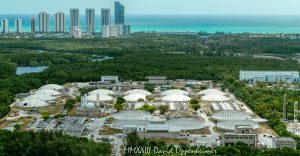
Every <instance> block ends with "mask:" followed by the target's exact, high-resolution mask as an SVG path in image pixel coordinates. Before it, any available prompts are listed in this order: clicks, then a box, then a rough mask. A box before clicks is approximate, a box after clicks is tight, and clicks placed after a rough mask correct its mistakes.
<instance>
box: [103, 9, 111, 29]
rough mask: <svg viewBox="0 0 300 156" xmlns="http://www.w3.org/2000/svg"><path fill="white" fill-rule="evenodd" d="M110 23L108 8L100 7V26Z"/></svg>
mask: <svg viewBox="0 0 300 156" xmlns="http://www.w3.org/2000/svg"><path fill="white" fill-rule="evenodd" d="M107 25H110V9H101V26H107Z"/></svg>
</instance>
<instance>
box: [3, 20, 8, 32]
mask: <svg viewBox="0 0 300 156" xmlns="http://www.w3.org/2000/svg"><path fill="white" fill-rule="evenodd" d="M1 23H2V33H8V32H9V30H8V19H7V18H3V19H2V20H1Z"/></svg>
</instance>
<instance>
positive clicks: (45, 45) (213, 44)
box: [0, 33, 300, 56]
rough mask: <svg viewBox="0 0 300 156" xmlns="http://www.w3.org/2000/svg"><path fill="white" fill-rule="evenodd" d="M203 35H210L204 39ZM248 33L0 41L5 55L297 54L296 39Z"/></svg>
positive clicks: (154, 34) (143, 34)
mask: <svg viewBox="0 0 300 156" xmlns="http://www.w3.org/2000/svg"><path fill="white" fill-rule="evenodd" d="M207 36H210V37H209V38H207ZM249 36H250V34H236V35H232V34H200V33H199V34H198V35H161V34H156V33H153V34H146V33H137V34H134V35H133V36H132V37H131V38H128V39H125V40H124V39H110V40H103V39H68V40H65V39H0V47H1V49H3V50H5V51H6V52H11V51H18V50H20V49H22V50H23V51H26V50H37V51H49V52H66V53H84V54H104V55H110V56H121V55H124V53H141V52H142V53H145V52H187V53H199V52H204V53H205V54H208V55H210V54H212V53H216V54H217V55H224V54H225V53H226V52H229V53H233V54H234V53H242V54H247V55H249V56H251V55H253V54H264V53H268V54H279V55H290V54H295V53H299V51H300V40H299V39H288V38H275V37H262V38H260V37H249ZM0 53H1V52H0Z"/></svg>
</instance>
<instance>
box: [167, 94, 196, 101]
mask: <svg viewBox="0 0 300 156" xmlns="http://www.w3.org/2000/svg"><path fill="white" fill-rule="evenodd" d="M162 100H163V101H170V102H184V101H190V100H191V98H190V97H188V96H186V95H182V94H172V95H167V96H164V97H162Z"/></svg>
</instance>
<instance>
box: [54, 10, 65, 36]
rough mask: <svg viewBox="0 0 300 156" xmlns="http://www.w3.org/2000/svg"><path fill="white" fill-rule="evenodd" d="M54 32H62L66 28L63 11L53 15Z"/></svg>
mask: <svg viewBox="0 0 300 156" xmlns="http://www.w3.org/2000/svg"><path fill="white" fill-rule="evenodd" d="M54 18H55V20H54V22H55V32H57V33H64V32H65V30H66V17H65V14H64V13H63V12H58V13H56V14H55V15H54Z"/></svg>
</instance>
